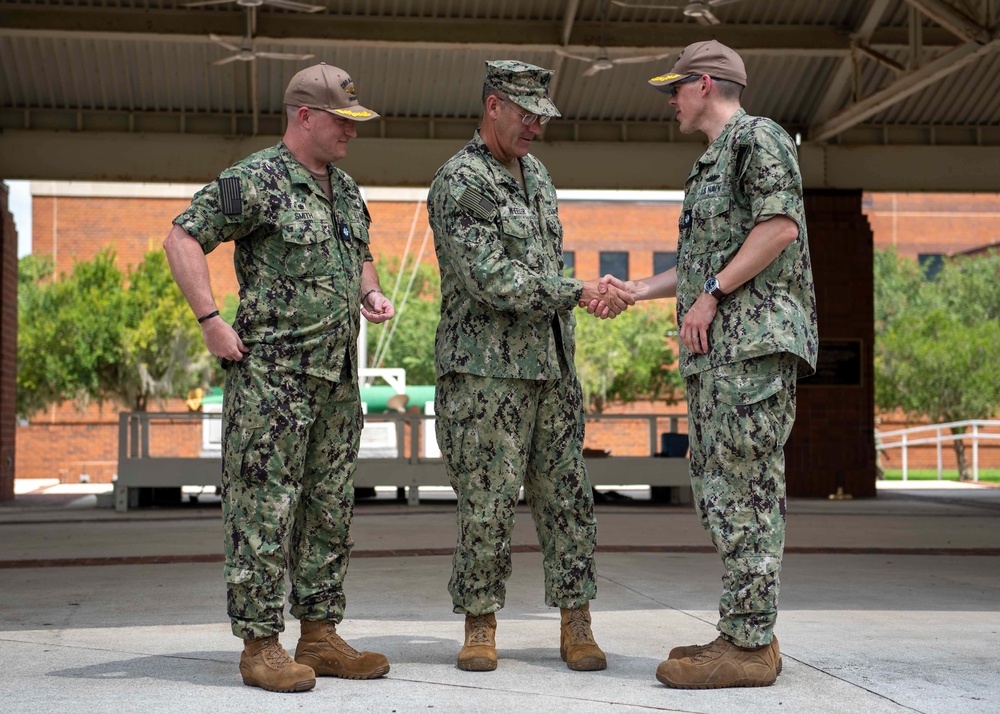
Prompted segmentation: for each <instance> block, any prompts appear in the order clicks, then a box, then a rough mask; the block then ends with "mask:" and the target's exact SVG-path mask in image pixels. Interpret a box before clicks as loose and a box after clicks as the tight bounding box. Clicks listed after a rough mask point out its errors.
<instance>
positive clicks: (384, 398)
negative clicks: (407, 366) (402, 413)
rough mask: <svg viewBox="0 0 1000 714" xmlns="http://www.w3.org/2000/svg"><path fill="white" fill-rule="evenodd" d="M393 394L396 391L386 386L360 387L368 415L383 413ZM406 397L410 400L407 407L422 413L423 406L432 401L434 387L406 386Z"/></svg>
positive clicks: (430, 385)
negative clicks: (415, 408) (414, 407)
mask: <svg viewBox="0 0 1000 714" xmlns="http://www.w3.org/2000/svg"><path fill="white" fill-rule="evenodd" d="M395 394H396V390H394V389H393V388H392V387H390V386H388V385H383V384H379V385H373V386H371V387H361V401H362V402H364V403H365V404H367V405H368V413H369V414H375V413H377V412H384V411H385V410H386V405H387V404H388V402H389V398H390V397H392V396H393V395H395ZM406 396H408V397H409V398H410V401H409V402H408V403H407V406H408V407H412V406H414V405H416V406H418V407H420V411H421V412H423V410H424V405H425V404H427V402H433V401H434V385H433V384H415V385H410V386H407V388H406Z"/></svg>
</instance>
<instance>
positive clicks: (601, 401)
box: [576, 303, 684, 412]
mask: <svg viewBox="0 0 1000 714" xmlns="http://www.w3.org/2000/svg"><path fill="white" fill-rule="evenodd" d="M576 314H577V325H576V370H577V374H578V375H579V376H580V384H581V386H582V387H583V399H584V402H585V404H586V405H587V408H588V409H589V410H590V411H596V412H600V411H603V409H604V408H605V406H606V405H607V404H608V403H609V402H632V401H636V400H644V399H648V400H657V399H662V400H665V401H667V402H668V403H671V404H672V403H674V402H676V401H677V400H678V398H679V397H680V396H681V395H682V394H683V386H684V384H683V380H682V379H681V377H680V374H679V372H678V371H677V370H676V369H674V368H673V367H672V365H673V363H674V362H675V360H676V357H675V355H674V353H673V350H672V349H671V347H670V344H669V342H668V341H667V333H668V332H671V331H675V330H676V327H675V324H674V317H673V310H672V309H671V308H670V307H668V306H666V305H663V304H658V303H642V304H639V305H636V306H635V307H632V308H629V309H628V311H627V312H626V313H625V314H624V315H620V316H619V317H617V318H615V319H614V320H597V319H596V318H594V317H591V316H590V315H588V314H586V313H585V312H583V311H578V312H577V313H576Z"/></svg>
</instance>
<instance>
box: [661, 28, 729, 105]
mask: <svg viewBox="0 0 1000 714" xmlns="http://www.w3.org/2000/svg"><path fill="white" fill-rule="evenodd" d="M703 74H707V75H708V76H709V77H713V78H715V79H726V80H729V81H730V82H736V83H737V84H742V85H743V86H744V87H745V86H747V70H746V68H745V67H744V66H743V59H742V58H741V57H740V56H739V55H738V54H736V52H735V51H733V50H731V49H730V48H728V47H726V46H725V45H724V44H722V43H721V42H719V41H718V40H706V41H705V42H695V43H694V44H693V45H688V46H687V47H685V48H684V49H683V50H681V53H680V54H679V55H677V61H676V62H675V63H674V66H673V68H672V69H671V70H670V71H669V72H667V73H666V74H661V75H660V76H658V77H653V78H652V79H651V80H649V83H650V84H652V85H653V86H654V87H657V88H659V89H661V90H662V91H664V92H665V91H667V88H669V86H670V85H671V84H673V83H674V82H679V81H681V80H682V79H687V78H688V77H700V76H701V75H703Z"/></svg>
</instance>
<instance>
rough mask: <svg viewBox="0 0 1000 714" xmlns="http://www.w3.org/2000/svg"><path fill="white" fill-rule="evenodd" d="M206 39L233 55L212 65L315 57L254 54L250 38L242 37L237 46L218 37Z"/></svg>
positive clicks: (285, 53)
mask: <svg viewBox="0 0 1000 714" xmlns="http://www.w3.org/2000/svg"><path fill="white" fill-rule="evenodd" d="M208 38H209V39H210V40H212V42H214V43H215V44H217V45H221V46H223V47H225V48H226V49H227V50H229V51H230V52H232V53H233V54H231V55H229V56H228V57H223V58H222V59H220V60H215V62H213V63H212V64H229V63H230V62H237V61H239V62H253V61H254V60H255V59H257V58H258V57H260V58H261V59H276V60H307V59H312V58H313V57H315V56H316V55H314V54H304V55H300V54H293V53H290V52H255V51H254V49H253V44H252V43H253V40H252V39H251V38H250V37H244V38H243V39H242V40H241V42H240V44H239V45H234V44H232V43H231V42H226V40H224V39H222V38H221V37H219V36H218V35H209V36H208Z"/></svg>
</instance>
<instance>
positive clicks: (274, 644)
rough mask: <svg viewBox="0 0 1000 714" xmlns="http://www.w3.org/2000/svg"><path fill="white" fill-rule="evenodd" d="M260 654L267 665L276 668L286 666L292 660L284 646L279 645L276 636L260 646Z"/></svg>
mask: <svg viewBox="0 0 1000 714" xmlns="http://www.w3.org/2000/svg"><path fill="white" fill-rule="evenodd" d="M260 656H261V658H263V660H264V661H265V662H266V663H267V664H268V665H270V666H271V667H275V668H278V669H280V668H281V667H286V666H288V665H290V664H292V662H293V660H292V658H291V657H289V656H288V653H287V652H286V651H285V648H284V647H282V646H281V643H280V642H279V641H278V638H277V637H275V638H274V639H273V640H271V641H270V642H268V643H267V644H265V645H264V646H263V647H262V648H261V650H260Z"/></svg>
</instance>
